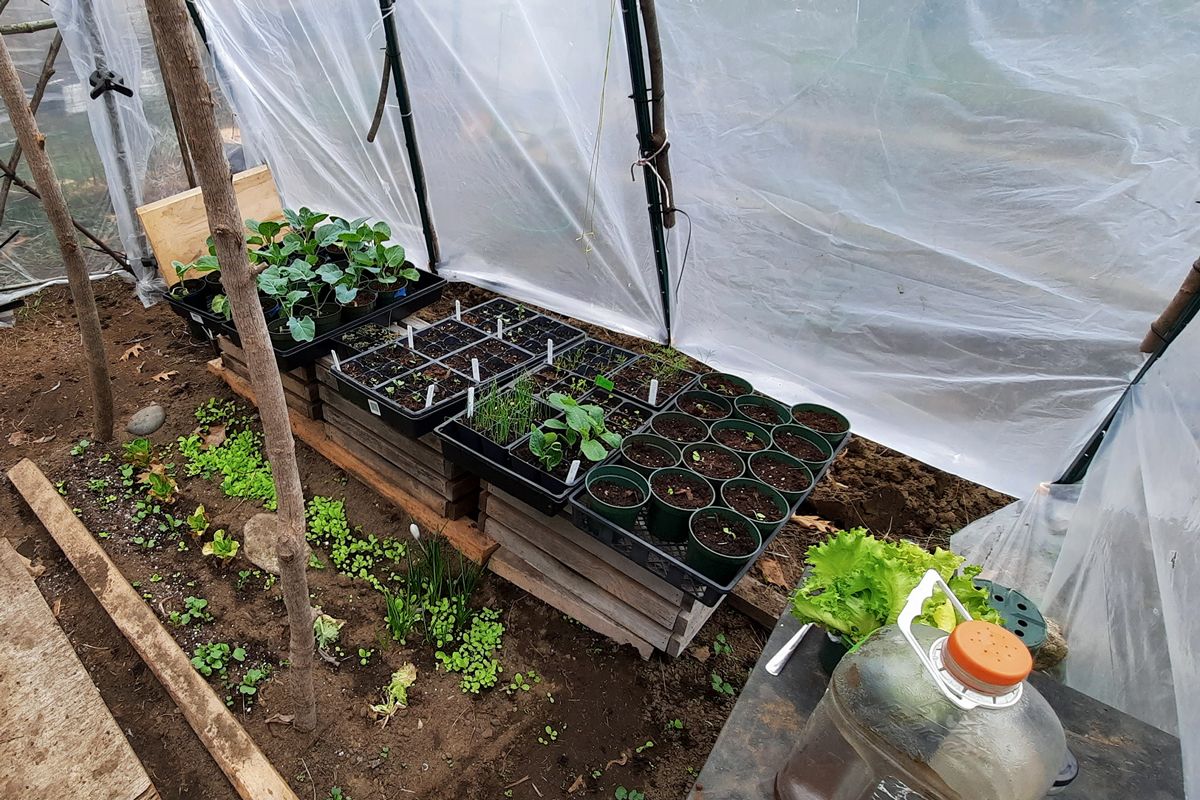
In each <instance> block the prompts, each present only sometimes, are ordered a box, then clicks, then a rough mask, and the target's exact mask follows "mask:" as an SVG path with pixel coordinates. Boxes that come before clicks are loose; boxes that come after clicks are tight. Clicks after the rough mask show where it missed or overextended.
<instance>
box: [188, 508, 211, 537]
mask: <svg viewBox="0 0 1200 800" xmlns="http://www.w3.org/2000/svg"><path fill="white" fill-rule="evenodd" d="M187 524H188V528H190V529H191V531H192V538H194V539H196V540H200V539H202V538H203V537H204V534H206V533H208V512H207V511H205V510H204V506H196V510H195V511H193V512H192V513H191V514H188V518H187Z"/></svg>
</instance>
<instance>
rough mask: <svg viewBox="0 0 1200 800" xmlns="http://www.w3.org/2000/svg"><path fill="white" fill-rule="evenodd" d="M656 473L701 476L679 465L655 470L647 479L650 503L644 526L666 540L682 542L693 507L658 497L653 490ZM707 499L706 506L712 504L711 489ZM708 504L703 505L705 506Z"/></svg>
mask: <svg viewBox="0 0 1200 800" xmlns="http://www.w3.org/2000/svg"><path fill="white" fill-rule="evenodd" d="M658 475H686V476H687V477H689V478H697V477H701V476H699V475H697V474H696V473H695V472H692V471H691V470H689V469H683V468H681V467H667V468H666V469H660V470H655V471H654V473H653V474H651V475H650V479H649V480H648V481H647V482H648V483H649V484H650V503H649V505H648V509H649V512H648V513H649V516H648V517H647V520H646V527H647V529H648V530H649V531H650V533H651V534H653V535H654V536H656V537H658V538H659V539H662V540H663V541H667V542H682V541H685V540H686V539H687V536H688V519H689V518H690V517H691V516H692V512H694V511H696V510H697V509H694V508H680V507H678V506H673V505H671V504H670V503H668V502H667V501H666V500H664V499H662V498H661V497H659V496H658V495H657V494H656V493H655V491H654V478H655V477H656V476H658ZM709 488H710V497H709V500H708V506H711V505H712V501H713V500H714V499H716V496H717V495H716V492H712V491H711V487H709ZM708 506H704V508H707V507H708Z"/></svg>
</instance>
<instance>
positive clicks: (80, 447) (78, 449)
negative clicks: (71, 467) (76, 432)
mask: <svg viewBox="0 0 1200 800" xmlns="http://www.w3.org/2000/svg"><path fill="white" fill-rule="evenodd" d="M91 446H92V443H91V442H89V441H88V440H87V439H80V440H79V444H77V445H75V446H74V447H72V448H71V455H73V456H81V455H83V454H84V453H86V452H87V449H88V448H89V447H91Z"/></svg>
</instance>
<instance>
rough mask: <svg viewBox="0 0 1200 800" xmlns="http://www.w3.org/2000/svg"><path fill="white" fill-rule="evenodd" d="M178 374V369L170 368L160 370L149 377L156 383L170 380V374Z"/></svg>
mask: <svg viewBox="0 0 1200 800" xmlns="http://www.w3.org/2000/svg"><path fill="white" fill-rule="evenodd" d="M178 374H179V370H177V369H173V370H170V371H169V372H160V373H158V374H157V375H155V376H154V377H153V378H151V380H154V381H157V382H158V383H166V382H167V381H169V380H171V376H172V375H178Z"/></svg>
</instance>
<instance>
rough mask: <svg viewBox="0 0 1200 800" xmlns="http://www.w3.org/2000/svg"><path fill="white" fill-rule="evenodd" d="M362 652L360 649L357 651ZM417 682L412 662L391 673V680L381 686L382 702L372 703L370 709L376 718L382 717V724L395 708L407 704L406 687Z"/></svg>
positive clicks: (415, 669) (389, 717)
mask: <svg viewBox="0 0 1200 800" xmlns="http://www.w3.org/2000/svg"><path fill="white" fill-rule="evenodd" d="M359 652H360V653H361V652H362V651H361V650H360V651H359ZM416 682H417V668H416V666H415V665H414V664H404V665H403V666H402V667H400V669H398V670H396V671H395V672H393V673H392V681H391V683H389V684H388V685H387V686H385V687H383V702H382V703H380V704H378V705H372V706H371V711H372V712H373V713H374V714H375V718H376V719H382V720H383V724H385V725H386V724H387V721H388V720H389V719H391V717H392V715H393V714H395V713H396V711H397V710H399V709H401V708H405V707H407V706H408V687H410V686H412V685H413V684H414V683H416Z"/></svg>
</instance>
